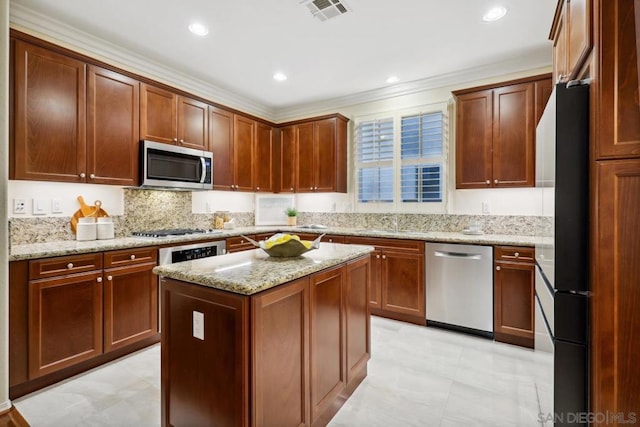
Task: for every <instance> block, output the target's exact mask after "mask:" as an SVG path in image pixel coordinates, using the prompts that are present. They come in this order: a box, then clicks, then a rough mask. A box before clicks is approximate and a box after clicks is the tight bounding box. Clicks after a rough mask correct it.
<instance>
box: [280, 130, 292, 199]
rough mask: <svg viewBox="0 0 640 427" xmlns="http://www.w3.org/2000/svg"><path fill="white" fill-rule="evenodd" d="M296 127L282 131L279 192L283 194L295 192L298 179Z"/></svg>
mask: <svg viewBox="0 0 640 427" xmlns="http://www.w3.org/2000/svg"><path fill="white" fill-rule="evenodd" d="M296 141H297V128H296V126H286V127H283V128H282V129H280V150H279V155H280V170H279V175H278V176H279V183H278V190H279V191H280V192H282V193H293V192H294V191H295V185H296V182H295V179H296V178H295V177H296Z"/></svg>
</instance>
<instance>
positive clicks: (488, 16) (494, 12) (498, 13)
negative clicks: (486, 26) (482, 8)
mask: <svg viewBox="0 0 640 427" xmlns="http://www.w3.org/2000/svg"><path fill="white" fill-rule="evenodd" d="M506 14H507V8H506V7H502V6H497V7H494V8H492V9H489V10H488V11H487V13H485V14H484V15H482V20H483V21H485V22H493V21H497V20H498V19H500V18H503V17H504V15H506Z"/></svg>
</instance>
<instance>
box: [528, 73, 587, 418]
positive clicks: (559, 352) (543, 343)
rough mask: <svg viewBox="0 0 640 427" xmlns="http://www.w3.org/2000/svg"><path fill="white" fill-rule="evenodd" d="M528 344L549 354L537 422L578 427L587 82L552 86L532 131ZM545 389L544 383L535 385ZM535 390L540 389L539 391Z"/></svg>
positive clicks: (583, 386)
mask: <svg viewBox="0 0 640 427" xmlns="http://www.w3.org/2000/svg"><path fill="white" fill-rule="evenodd" d="M536 187H539V195H540V212H541V214H542V216H543V218H544V221H543V223H542V224H541V225H540V227H539V229H538V233H537V234H538V242H537V244H536V256H535V258H536V284H535V287H536V293H535V294H536V295H535V302H536V334H535V349H536V351H540V352H545V351H546V352H549V353H550V354H551V355H552V356H550V358H549V360H550V361H552V363H550V365H549V366H550V367H551V366H552V367H551V369H550V370H552V372H549V373H548V375H552V376H553V381H552V383H551V384H552V387H549V389H547V393H553V396H552V397H551V396H544V397H543V396H541V399H540V400H541V401H542V400H544V399H545V398H546V399H547V401H548V402H552V403H553V407H552V408H551V407H547V408H542V407H541V411H540V412H541V413H540V421H541V422H543V424H544V425H554V424H555V425H556V426H562V425H580V424H585V425H586V423H583V422H582V419H583V418H584V417H585V416H586V415H587V411H588V385H589V382H588V371H589V358H588V345H589V342H588V337H589V318H588V307H589V85H588V82H586V81H572V82H569V83H565V84H558V85H556V86H555V87H554V89H553V92H552V94H551V97H550V98H549V102H548V103H547V106H546V108H545V110H544V113H543V115H542V118H541V119H540V122H539V124H538V126H537V128H536ZM542 389H544V388H542ZM539 392H540V390H539Z"/></svg>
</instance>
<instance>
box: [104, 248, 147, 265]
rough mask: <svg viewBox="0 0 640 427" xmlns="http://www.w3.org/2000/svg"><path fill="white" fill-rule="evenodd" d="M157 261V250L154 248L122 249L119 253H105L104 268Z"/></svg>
mask: <svg viewBox="0 0 640 427" xmlns="http://www.w3.org/2000/svg"><path fill="white" fill-rule="evenodd" d="M157 260H158V250H157V249H156V248H135V249H123V250H120V251H110V252H105V253H104V268H111V267H122V266H126V265H133V264H142V263H146V262H156V261H157Z"/></svg>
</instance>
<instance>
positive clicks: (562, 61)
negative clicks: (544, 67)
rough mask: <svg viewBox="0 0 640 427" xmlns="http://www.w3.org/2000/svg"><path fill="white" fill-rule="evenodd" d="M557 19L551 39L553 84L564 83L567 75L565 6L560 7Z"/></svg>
mask: <svg viewBox="0 0 640 427" xmlns="http://www.w3.org/2000/svg"><path fill="white" fill-rule="evenodd" d="M562 9H563V10H562V12H561V14H560V17H559V19H558V25H557V27H556V34H555V36H554V38H553V81H554V83H559V82H566V81H567V80H568V78H569V76H568V75H567V74H568V73H567V19H566V10H567V9H566V4H565V5H564V6H563V7H562Z"/></svg>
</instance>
